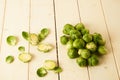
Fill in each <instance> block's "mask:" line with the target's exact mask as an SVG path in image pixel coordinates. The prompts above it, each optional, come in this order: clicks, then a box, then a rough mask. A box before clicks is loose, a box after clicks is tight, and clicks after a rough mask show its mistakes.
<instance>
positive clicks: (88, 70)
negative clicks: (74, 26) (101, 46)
mask: <svg viewBox="0 0 120 80" xmlns="http://www.w3.org/2000/svg"><path fill="white" fill-rule="evenodd" d="M77 7H78V14H79V20H80V22H82V19H81V15H80V8H79V7H80V6H79V2H78V0H77ZM87 72H88V79H89V80H90V72H89V67H87Z"/></svg>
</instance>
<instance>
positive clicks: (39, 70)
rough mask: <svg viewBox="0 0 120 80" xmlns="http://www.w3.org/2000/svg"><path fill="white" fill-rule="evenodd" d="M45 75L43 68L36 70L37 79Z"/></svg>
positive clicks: (45, 71)
mask: <svg viewBox="0 0 120 80" xmlns="http://www.w3.org/2000/svg"><path fill="white" fill-rule="evenodd" d="M47 73H48V72H47V70H46V69H45V68H43V67H41V68H38V69H37V75H38V76H39V77H44V76H46V75H47Z"/></svg>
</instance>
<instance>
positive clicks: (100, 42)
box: [98, 39, 106, 46]
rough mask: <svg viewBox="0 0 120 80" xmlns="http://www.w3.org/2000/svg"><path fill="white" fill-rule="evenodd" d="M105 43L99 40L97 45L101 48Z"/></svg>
mask: <svg viewBox="0 0 120 80" xmlns="http://www.w3.org/2000/svg"><path fill="white" fill-rule="evenodd" d="M105 43H106V41H105V40H103V39H101V40H98V44H99V45H101V46H104V45H105Z"/></svg>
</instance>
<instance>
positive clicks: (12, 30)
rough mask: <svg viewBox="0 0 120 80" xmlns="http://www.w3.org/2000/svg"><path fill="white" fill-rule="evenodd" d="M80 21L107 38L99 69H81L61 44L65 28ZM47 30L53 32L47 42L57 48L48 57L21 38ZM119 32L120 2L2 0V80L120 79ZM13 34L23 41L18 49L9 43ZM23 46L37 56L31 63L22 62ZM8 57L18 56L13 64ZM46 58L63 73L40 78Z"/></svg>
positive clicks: (112, 0)
mask: <svg viewBox="0 0 120 80" xmlns="http://www.w3.org/2000/svg"><path fill="white" fill-rule="evenodd" d="M78 22H83V23H84V24H85V26H86V27H87V28H88V29H90V31H91V33H93V32H99V33H101V34H102V35H103V37H104V38H105V39H106V42H107V43H106V47H107V49H108V54H106V55H105V56H103V57H102V59H101V60H100V64H99V65H98V66H95V67H88V68H80V67H79V66H78V65H77V64H76V61H75V60H71V59H69V58H68V56H67V54H66V53H67V49H66V47H65V46H63V45H61V44H60V36H61V35H62V29H63V26H64V25H65V24H66V23H70V24H73V25H75V24H76V23H78ZM43 27H46V28H49V29H50V34H49V36H48V37H47V38H46V39H45V41H43V42H48V43H51V44H53V45H54V47H55V48H54V50H52V51H51V52H50V53H47V54H43V53H41V52H39V51H38V50H37V48H36V47H35V46H31V45H29V44H28V42H27V41H26V40H24V39H23V38H22V36H21V32H22V31H28V32H30V33H39V32H40V30H41V29H42V28H43ZM119 30H120V0H0V71H1V72H0V80H120V54H119V52H120V37H119V34H120V31H119ZM9 35H15V36H17V37H18V38H19V42H18V44H17V45H16V46H14V47H11V46H9V45H8V44H7V43H6V38H7V36H9ZM21 45H22V46H25V48H26V51H27V52H30V53H31V54H32V55H33V56H34V57H33V60H32V61H31V62H30V63H22V62H20V61H19V60H18V55H19V51H18V49H17V48H18V47H19V46H21ZM8 55H13V56H14V57H15V61H14V62H13V63H12V64H7V63H6V62H5V58H6V56H8ZM57 55H58V57H57ZM46 59H52V60H55V61H56V62H57V60H58V61H59V64H60V66H61V67H62V68H63V72H62V73H60V74H55V73H54V72H52V71H49V72H48V75H47V76H46V77H43V78H40V77H38V76H37V74H36V70H37V69H38V68H39V67H41V66H42V64H43V62H44V60H46Z"/></svg>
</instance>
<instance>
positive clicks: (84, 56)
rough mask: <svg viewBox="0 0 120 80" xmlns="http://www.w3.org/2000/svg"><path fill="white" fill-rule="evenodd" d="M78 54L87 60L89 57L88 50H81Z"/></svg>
mask: <svg viewBox="0 0 120 80" xmlns="http://www.w3.org/2000/svg"><path fill="white" fill-rule="evenodd" d="M79 54H80V56H81V57H82V58H85V59H88V58H89V57H90V55H91V54H90V51H89V50H88V49H83V50H81V51H79Z"/></svg>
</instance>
